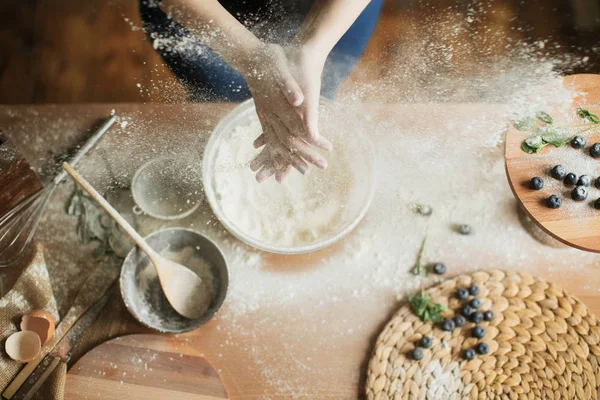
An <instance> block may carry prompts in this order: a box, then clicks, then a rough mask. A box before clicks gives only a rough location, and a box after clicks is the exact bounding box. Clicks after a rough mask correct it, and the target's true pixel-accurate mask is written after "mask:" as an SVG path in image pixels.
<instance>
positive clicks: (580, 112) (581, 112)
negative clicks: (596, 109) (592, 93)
mask: <svg viewBox="0 0 600 400" xmlns="http://www.w3.org/2000/svg"><path fill="white" fill-rule="evenodd" d="M577 115H579V116H580V117H581V118H583V119H587V120H588V121H590V122H593V123H594V124H598V123H600V118H598V116H597V115H596V114H594V113H591V112H589V111H588V110H585V109H583V108H581V107H578V108H577Z"/></svg>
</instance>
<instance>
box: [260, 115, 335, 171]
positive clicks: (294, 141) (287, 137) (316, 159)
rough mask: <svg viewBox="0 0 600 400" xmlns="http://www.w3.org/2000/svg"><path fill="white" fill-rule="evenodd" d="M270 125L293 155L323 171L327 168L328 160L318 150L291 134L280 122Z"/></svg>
mask: <svg viewBox="0 0 600 400" xmlns="http://www.w3.org/2000/svg"><path fill="white" fill-rule="evenodd" d="M270 123H271V126H272V127H273V129H274V130H275V132H276V133H277V136H278V137H279V139H280V140H282V141H283V145H284V146H285V147H287V148H288V149H289V150H290V151H291V152H292V153H294V154H298V155H299V156H300V157H302V158H303V159H305V160H306V161H308V162H309V163H311V164H314V165H316V166H317V167H319V168H321V169H325V168H327V160H325V157H323V156H322V155H321V154H319V152H318V151H317V149H315V148H314V147H313V146H311V145H309V144H308V143H306V142H305V141H304V140H302V139H300V138H299V137H298V136H295V135H292V134H289V130H287V129H286V126H285V125H284V124H283V122H281V121H280V120H271V121H270ZM286 132H287V133H286Z"/></svg>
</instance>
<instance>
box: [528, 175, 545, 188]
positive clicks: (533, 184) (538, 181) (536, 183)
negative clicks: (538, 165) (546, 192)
mask: <svg viewBox="0 0 600 400" xmlns="http://www.w3.org/2000/svg"><path fill="white" fill-rule="evenodd" d="M529 187H530V188H531V189H533V190H540V189H541V188H543V187H544V181H543V180H542V178H540V177H539V176H536V177H534V178H531V181H530V182H529Z"/></svg>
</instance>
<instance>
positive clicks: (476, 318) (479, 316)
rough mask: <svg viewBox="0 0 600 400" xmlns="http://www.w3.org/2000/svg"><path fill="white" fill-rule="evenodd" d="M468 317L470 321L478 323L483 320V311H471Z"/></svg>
mask: <svg viewBox="0 0 600 400" xmlns="http://www.w3.org/2000/svg"><path fill="white" fill-rule="evenodd" d="M469 319H470V320H471V322H474V323H476V324H478V323H480V322H481V321H483V313H482V312H481V311H473V313H472V314H471V315H470V316H469Z"/></svg>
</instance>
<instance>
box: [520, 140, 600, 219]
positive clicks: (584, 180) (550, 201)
mask: <svg viewBox="0 0 600 400" xmlns="http://www.w3.org/2000/svg"><path fill="white" fill-rule="evenodd" d="M585 145H586V141H585V138H584V137H583V136H575V137H574V138H573V140H571V146H572V147H573V148H575V149H581V148H583V147H585ZM590 155H591V156H592V157H594V158H600V143H594V145H593V146H592V147H590ZM550 175H552V177H553V178H554V179H558V180H561V181H563V182H564V183H565V185H567V186H574V188H573V191H572V192H571V198H572V199H573V200H575V201H584V200H586V199H587V197H588V188H589V187H590V186H591V184H592V179H591V178H590V177H589V176H588V175H581V176H579V177H578V176H577V175H575V174H574V173H573V172H569V173H567V171H566V170H565V168H564V167H563V166H562V165H560V164H559V165H555V166H554V167H553V168H552V171H551V172H550ZM594 186H595V187H596V188H597V189H600V177H598V178H596V180H595V181H594ZM529 187H530V188H531V189H533V190H541V189H542V188H543V187H544V181H543V180H542V178H540V177H539V176H536V177H534V178H531V181H530V182H529ZM546 204H547V205H548V207H550V208H559V207H560V206H562V199H561V198H560V196H559V195H556V194H553V195H551V196H550V197H548V198H547V199H546ZM594 207H595V208H596V209H597V210H600V198H598V199H596V201H595V202H594Z"/></svg>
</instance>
